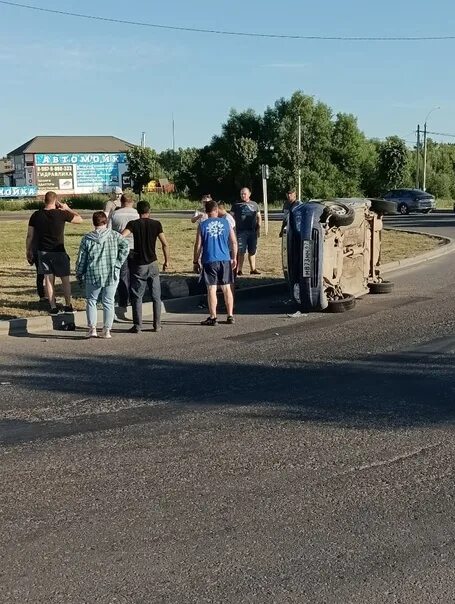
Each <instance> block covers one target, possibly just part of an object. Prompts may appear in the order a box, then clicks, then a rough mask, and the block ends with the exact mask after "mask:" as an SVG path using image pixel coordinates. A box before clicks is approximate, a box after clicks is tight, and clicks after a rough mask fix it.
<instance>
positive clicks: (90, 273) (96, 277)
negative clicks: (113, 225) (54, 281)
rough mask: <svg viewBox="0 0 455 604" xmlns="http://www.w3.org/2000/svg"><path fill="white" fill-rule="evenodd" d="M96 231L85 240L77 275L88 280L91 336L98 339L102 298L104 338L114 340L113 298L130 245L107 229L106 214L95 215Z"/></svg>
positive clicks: (83, 239)
mask: <svg viewBox="0 0 455 604" xmlns="http://www.w3.org/2000/svg"><path fill="white" fill-rule="evenodd" d="M93 226H94V227H95V230H94V231H92V232H90V233H87V235H85V236H84V237H83V238H82V241H81V245H80V247H79V254H78V258H77V263H76V276H77V278H78V280H79V281H85V297H86V301H87V324H88V330H89V331H88V337H89V338H96V337H97V335H98V334H97V331H96V321H97V308H96V304H97V301H98V298H99V296H100V295H101V301H102V304H103V331H102V337H103V338H110V337H111V329H112V323H113V321H114V299H115V292H116V290H117V285H118V281H119V277H120V267H121V266H122V264H123V263H124V261H125V260H126V257H127V256H128V249H129V248H128V242H127V240H126V239H125V238H124V237H122V236H121V235H120V233H117V232H116V231H112V230H111V229H108V228H107V217H106V214H105V213H104V212H95V213H94V214H93Z"/></svg>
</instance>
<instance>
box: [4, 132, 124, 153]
mask: <svg viewBox="0 0 455 604" xmlns="http://www.w3.org/2000/svg"><path fill="white" fill-rule="evenodd" d="M133 146H134V145H132V144H131V143H128V142H126V141H124V140H122V139H121V138H117V137H116V136H35V137H34V138H32V139H30V140H29V141H27V142H26V143H24V144H23V145H21V146H20V147H17V149H14V150H13V151H10V152H9V153H8V157H10V156H12V155H22V153H120V152H121V151H128V149H131V148H132V147H133Z"/></svg>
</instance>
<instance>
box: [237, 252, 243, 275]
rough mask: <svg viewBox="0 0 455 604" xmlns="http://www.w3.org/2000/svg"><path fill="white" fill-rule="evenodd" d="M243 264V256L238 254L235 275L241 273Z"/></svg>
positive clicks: (240, 253)
mask: <svg viewBox="0 0 455 604" xmlns="http://www.w3.org/2000/svg"><path fill="white" fill-rule="evenodd" d="M244 262H245V254H242V252H239V262H238V265H237V273H241V272H242V271H243V263H244Z"/></svg>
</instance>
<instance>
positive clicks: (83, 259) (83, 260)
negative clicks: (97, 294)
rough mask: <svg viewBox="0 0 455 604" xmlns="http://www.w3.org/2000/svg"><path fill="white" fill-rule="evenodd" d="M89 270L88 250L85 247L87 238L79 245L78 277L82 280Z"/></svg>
mask: <svg viewBox="0 0 455 604" xmlns="http://www.w3.org/2000/svg"><path fill="white" fill-rule="evenodd" d="M86 271H87V250H86V249H85V238H82V241H81V243H80V245H79V253H78V255H77V260H76V278H77V280H78V281H79V282H80V281H82V278H83V276H84V275H85V273H86Z"/></svg>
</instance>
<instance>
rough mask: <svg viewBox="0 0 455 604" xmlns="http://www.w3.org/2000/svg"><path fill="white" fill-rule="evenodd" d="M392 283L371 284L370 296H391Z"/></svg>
mask: <svg viewBox="0 0 455 604" xmlns="http://www.w3.org/2000/svg"><path fill="white" fill-rule="evenodd" d="M393 285H394V284H393V283H392V281H379V282H378V283H369V284H368V289H369V290H370V294H390V293H391V292H392V290H393Z"/></svg>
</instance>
